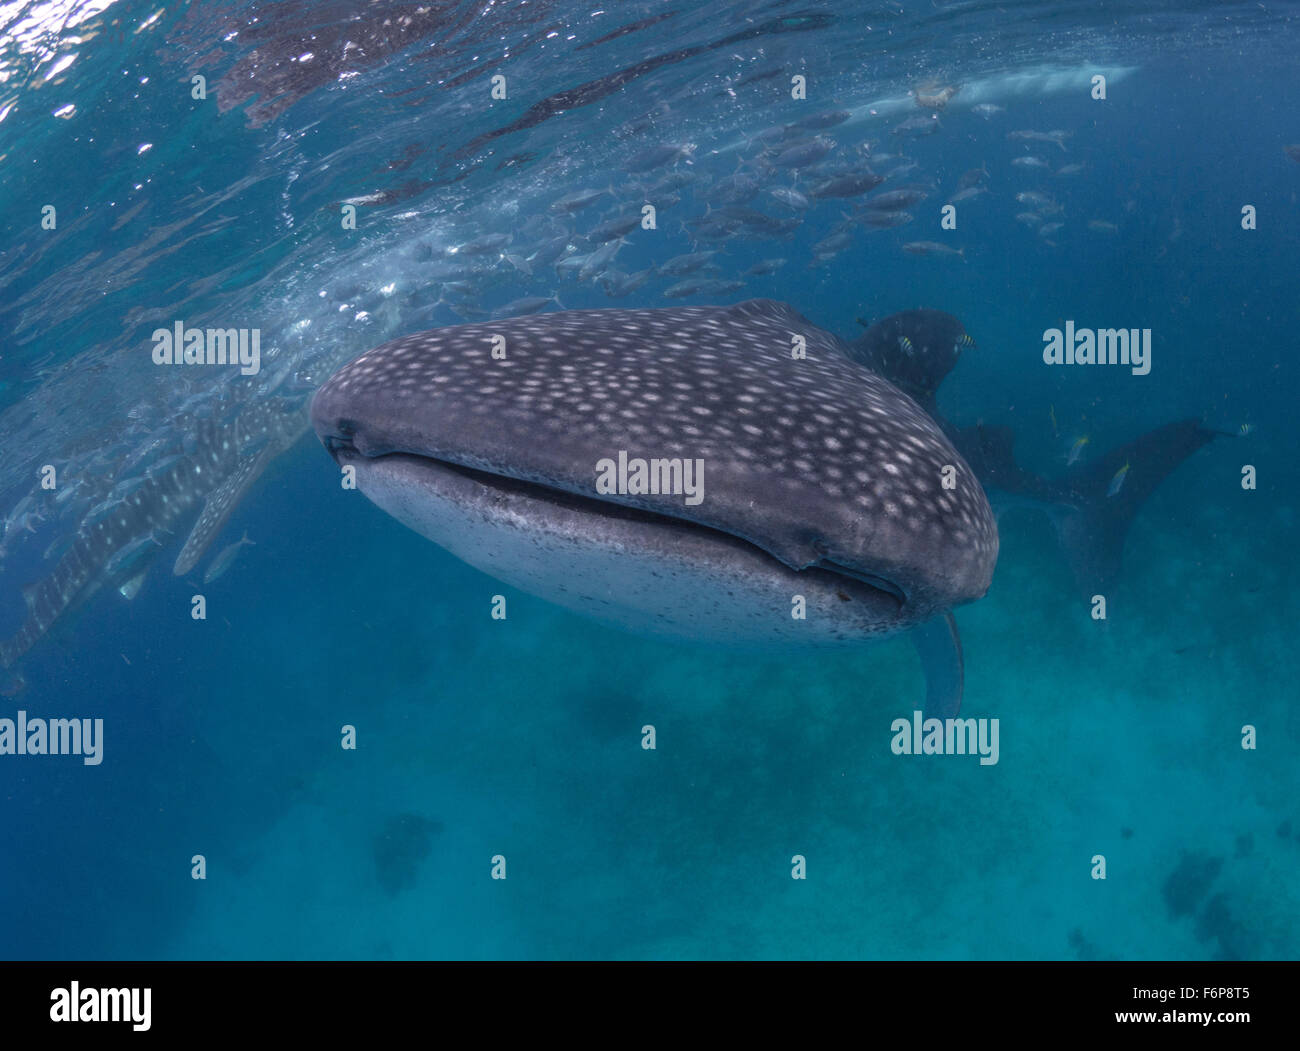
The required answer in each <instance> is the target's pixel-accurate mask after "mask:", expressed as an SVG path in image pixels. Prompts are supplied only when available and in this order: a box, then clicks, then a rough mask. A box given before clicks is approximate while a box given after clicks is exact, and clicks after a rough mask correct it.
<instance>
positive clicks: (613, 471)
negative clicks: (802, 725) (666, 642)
mask: <svg viewBox="0 0 1300 1051" xmlns="http://www.w3.org/2000/svg"><path fill="white" fill-rule="evenodd" d="M311 415H312V422H313V425H314V427H315V429H316V433H317V434H318V435H319V437H320V439H321V441H322V442H323V443H324V445H325V447H326V448H327V449H328V450H329V451H330V452H331V454H332V455H333V456H334V458H335V459H336V460H337V461H338V462H339V463H340V464H341V465H343V466H345V467H350V468H352V469H353V470H354V471H355V478H356V484H357V487H358V488H360V489H361V490H362V492H364V493H365V494H366V495H367V496H368V497H369V498H370V499H371V500H373V501H374V502H375V503H376V504H378V505H379V506H380V507H381V508H383V509H384V510H385V511H387V512H389V513H390V514H392V515H393V516H394V517H396V518H398V519H399V520H401V521H403V522H405V523H406V524H407V525H409V526H411V527H412V528H414V529H416V530H417V531H419V532H421V533H423V534H424V535H425V536H428V537H429V538H430V539H433V540H434V541H436V542H437V543H439V544H441V545H442V546H444V547H446V548H447V549H449V550H450V551H451V552H452V553H453V554H455V555H457V556H458V557H460V558H462V559H464V560H465V561H467V562H469V563H471V564H473V565H476V566H478V567H479V568H481V569H484V570H486V571H487V572H489V573H491V574H493V575H495V576H497V577H498V578H500V579H503V580H505V581H506V582H507V583H512V584H515V585H516V586H519V587H521V588H522V589H523V590H526V591H530V592H532V593H534V594H537V595H540V596H542V597H544V598H548V599H551V600H553V601H556V602H558V603H560V604H562V605H565V606H568V607H570V608H573V609H577V610H580V611H582V612H585V613H589V614H592V615H594V616H597V617H599V618H601V619H605V620H608V621H613V622H615V623H618V624H621V625H623V626H624V627H627V628H630V629H633V630H641V631H651V632H656V633H661V634H668V635H678V636H686V637H693V638H705V639H715V640H718V641H726V642H746V641H752V642H757V643H764V642H769V641H780V640H786V641H805V642H830V641H839V642H851V641H861V640H863V639H866V638H871V637H875V636H882V635H889V634H892V633H895V632H898V631H902V630H905V629H907V628H910V627H913V626H914V625H917V624H921V623H922V622H925V621H928V620H930V619H931V618H933V617H935V615H936V614H942V613H944V612H945V611H947V610H949V609H950V608H951V607H953V606H955V605H959V604H961V603H964V602H968V601H971V600H973V599H976V598H979V597H980V596H982V595H983V594H984V592H985V591H986V590H987V588H988V586H989V582H990V579H991V576H992V572H993V566H994V563H995V561H996V558H997V550H998V540H997V530H996V526H995V524H994V519H993V516H992V514H991V512H990V510H989V506H988V503H987V501H986V499H985V496H984V492H983V490H982V489H981V487H980V485H979V482H978V481H977V480H976V478H975V476H974V475H973V473H972V472H971V471H970V469H969V467H967V465H966V463H965V462H964V461H963V460H962V458H961V456H960V455H959V454H958V453H957V451H956V450H955V449H954V448H953V447H952V445H951V444H950V443H949V441H948V439H947V438H946V437H945V436H944V434H943V432H942V431H941V430H940V429H939V427H938V426H937V425H936V424H935V423H934V422H933V421H932V420H931V419H930V418H929V417H928V416H927V415H926V414H925V413H924V412H923V411H922V410H921V409H920V408H919V407H918V406H917V404H916V403H915V402H913V401H912V400H911V399H910V398H909V397H907V396H906V395H904V394H902V393H901V392H900V391H899V390H898V389H897V388H895V387H893V386H892V385H890V384H889V383H888V382H886V381H885V380H883V379H882V378H880V377H879V376H877V375H875V374H874V373H872V372H871V371H869V370H868V369H866V368H864V367H863V366H862V365H860V364H858V363H857V362H854V361H852V360H850V359H849V357H847V356H846V353H845V350H844V345H843V344H842V343H840V341H839V340H838V339H836V338H835V337H834V336H832V335H831V334H829V333H827V332H825V331H823V330H821V329H819V328H817V327H816V326H814V325H812V324H811V323H809V322H808V321H807V320H805V319H804V318H803V317H801V316H800V315H799V314H798V313H797V312H796V311H794V310H793V309H792V308H790V307H789V306H787V305H785V304H782V303H777V302H773V301H770V300H752V301H749V302H746V303H741V304H738V305H736V306H733V307H684V308H676V309H645V310H583V311H564V312H560V313H551V314H543V315H534V316H531V317H523V318H516V319H512V320H506V321H499V322H491V323H481V324H468V325H457V326H453V327H449V328H442V329H435V330H432V331H428V332H421V333H417V334H415V335H411V336H407V337H404V338H401V339H397V340H393V341H391V342H388V343H385V344H383V345H382V346H379V347H376V348H375V349H373V350H370V351H368V352H366V353H365V354H362V355H361V356H360V357H358V358H356V359H355V360H354V361H352V362H351V363H350V364H348V365H346V366H344V367H343V368H342V369H340V370H339V371H338V372H336V373H335V374H334V375H333V376H332V377H331V378H330V379H329V380H328V381H327V382H326V383H325V384H324V385H323V386H322V387H321V388H320V390H319V391H318V392H317V394H316V396H315V399H314V400H313V403H312V411H311ZM801 602H802V607H801V605H800V603H801Z"/></svg>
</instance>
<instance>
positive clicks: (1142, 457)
mask: <svg viewBox="0 0 1300 1051" xmlns="http://www.w3.org/2000/svg"><path fill="white" fill-rule="evenodd" d="M1219 433H1220V432H1218V431H1214V430H1210V429H1209V428H1207V427H1205V426H1203V425H1202V423H1201V421H1200V420H1195V419H1189V420H1179V421H1177V422H1175V423H1168V424H1165V425H1164V426H1163V427H1157V428H1156V429H1155V430H1152V431H1148V432H1147V433H1146V434H1143V435H1141V436H1140V437H1138V438H1135V439H1133V441H1131V442H1126V443H1124V444H1123V445H1120V446H1117V447H1116V448H1114V449H1111V450H1110V451H1109V452H1107V453H1106V454H1105V455H1103V456H1101V457H1100V458H1098V459H1097V460H1095V461H1093V462H1091V463H1089V464H1087V465H1081V466H1080V467H1078V468H1076V469H1075V471H1074V472H1072V473H1071V474H1070V475H1068V476H1067V478H1066V481H1065V486H1066V488H1067V489H1068V493H1066V494H1063V499H1062V501H1061V506H1060V508H1059V509H1058V513H1056V514H1055V515H1054V516H1053V518H1054V521H1055V524H1056V528H1057V534H1058V536H1059V537H1060V540H1061V546H1062V548H1063V549H1064V551H1065V555H1066V559H1067V560H1068V561H1069V563H1070V569H1071V571H1072V572H1073V573H1074V578H1075V581H1076V583H1077V584H1078V586H1079V588H1080V589H1081V591H1083V592H1085V593H1087V594H1089V595H1091V594H1096V593H1098V592H1099V591H1101V590H1102V589H1104V588H1105V587H1107V586H1108V585H1110V584H1111V583H1113V582H1114V581H1115V579H1116V578H1117V577H1118V575H1119V569H1120V556H1121V555H1122V554H1123V550H1124V541H1125V539H1126V538H1127V537H1128V531H1129V527H1130V526H1131V525H1132V524H1133V519H1134V518H1135V517H1136V516H1137V513H1138V511H1139V509H1140V508H1141V507H1142V505H1143V504H1144V503H1146V500H1147V498H1148V497H1149V496H1150V495H1151V494H1152V493H1153V492H1154V491H1155V489H1156V487H1157V486H1159V485H1160V483H1161V482H1163V481H1164V480H1165V479H1166V478H1168V477H1169V475H1171V474H1172V473H1173V472H1174V471H1175V470H1176V469H1177V468H1178V467H1179V466H1180V465H1181V464H1182V463H1183V461H1184V460H1186V459H1187V458H1188V457H1189V456H1191V455H1192V453H1194V452H1196V451H1197V450H1198V449H1200V448H1201V447H1202V446H1203V445H1206V444H1207V443H1208V442H1210V441H1212V440H1213V439H1214V438H1216V437H1217V436H1218V435H1219Z"/></svg>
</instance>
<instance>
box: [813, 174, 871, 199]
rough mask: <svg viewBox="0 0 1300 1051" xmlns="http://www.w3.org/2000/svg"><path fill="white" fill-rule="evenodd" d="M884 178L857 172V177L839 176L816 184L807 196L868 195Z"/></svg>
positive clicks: (820, 197)
mask: <svg viewBox="0 0 1300 1051" xmlns="http://www.w3.org/2000/svg"><path fill="white" fill-rule="evenodd" d="M884 181H885V180H884V178H882V177H881V176H879V175H877V174H876V173H875V172H859V173H858V174H857V175H839V176H836V177H835V178H833V179H827V180H826V181H825V182H822V183H818V184H817V185H816V186H814V187H813V188H812V189H811V190H809V191H808V194H809V196H811V197H816V198H819V199H822V198H827V197H857V196H859V195H861V194H864V193H869V192H870V191H872V190H874V189H875V188H876V187H877V186H879V185H880V184H881V183H882V182H884Z"/></svg>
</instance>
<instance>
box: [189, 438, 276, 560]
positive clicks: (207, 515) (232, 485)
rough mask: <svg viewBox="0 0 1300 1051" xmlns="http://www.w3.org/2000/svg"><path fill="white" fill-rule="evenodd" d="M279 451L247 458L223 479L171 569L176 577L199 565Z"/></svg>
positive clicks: (266, 449)
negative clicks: (246, 494)
mask: <svg viewBox="0 0 1300 1051" xmlns="http://www.w3.org/2000/svg"><path fill="white" fill-rule="evenodd" d="M280 451H281V450H280V449H278V448H276V447H275V446H274V445H266V446H263V447H262V448H261V450H260V451H258V452H257V453H255V454H253V455H252V456H246V457H244V458H243V459H242V460H240V461H239V463H238V465H237V466H236V467H235V469H234V470H233V471H231V472H230V474H229V475H228V476H227V477H226V478H224V479H222V481H221V484H220V485H218V486H217V487H216V488H214V489H213V490H212V492H211V493H209V494H208V499H207V502H206V503H205V504H204V505H203V510H202V511H201V512H200V513H199V517H198V521H196V522H195V523H194V528H193V529H191V530H190V535H189V536H188V537H187V538H186V540H185V546H184V547H182V548H181V553H180V554H179V555H177V556H176V565H175V566H173V567H172V572H173V573H174V574H175V575H176V576H178V577H180V576H184V575H185V574H186V573H188V572H189V571H190V570H191V569H193V568H194V567H195V566H196V565H198V563H199V559H201V558H202V557H203V552H205V551H206V550H207V549H208V547H209V546H210V545H211V544H212V541H214V540H215V539H216V538H217V534H218V533H220V532H221V529H222V527H223V526H224V525H225V524H226V522H227V521H228V520H229V518H230V516H231V515H232V514H233V513H234V510H235V508H236V507H238V506H239V501H240V500H242V499H243V498H244V494H245V493H246V492H248V489H249V487H250V486H251V485H252V484H253V483H254V482H255V481H257V479H258V478H259V477H260V476H261V474H262V472H263V471H264V470H265V469H266V466H267V464H269V463H270V462H271V461H272V460H274V459H275V458H276V457H277V456H278V455H279V454H280Z"/></svg>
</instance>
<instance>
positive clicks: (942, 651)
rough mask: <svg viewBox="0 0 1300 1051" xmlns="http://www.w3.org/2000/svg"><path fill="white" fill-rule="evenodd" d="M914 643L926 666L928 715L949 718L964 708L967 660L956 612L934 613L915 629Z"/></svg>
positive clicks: (926, 713)
mask: <svg viewBox="0 0 1300 1051" xmlns="http://www.w3.org/2000/svg"><path fill="white" fill-rule="evenodd" d="M912 643H913V645H915V646H916V652H917V653H918V654H919V655H920V658H921V667H922V668H924V669H925V717H926V718H927V719H948V718H951V717H952V716H955V715H956V714H957V712H958V711H959V710H960V709H961V693H962V685H963V683H964V682H965V664H964V663H963V661H962V655H961V636H960V635H959V634H957V622H956V621H955V620H954V619H953V616H952V613H950V612H949V613H943V614H941V615H939V616H937V617H931V618H930V619H929V620H927V621H926V622H925V623H924V624H918V625H917V626H916V627H914V628H913V629H912Z"/></svg>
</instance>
